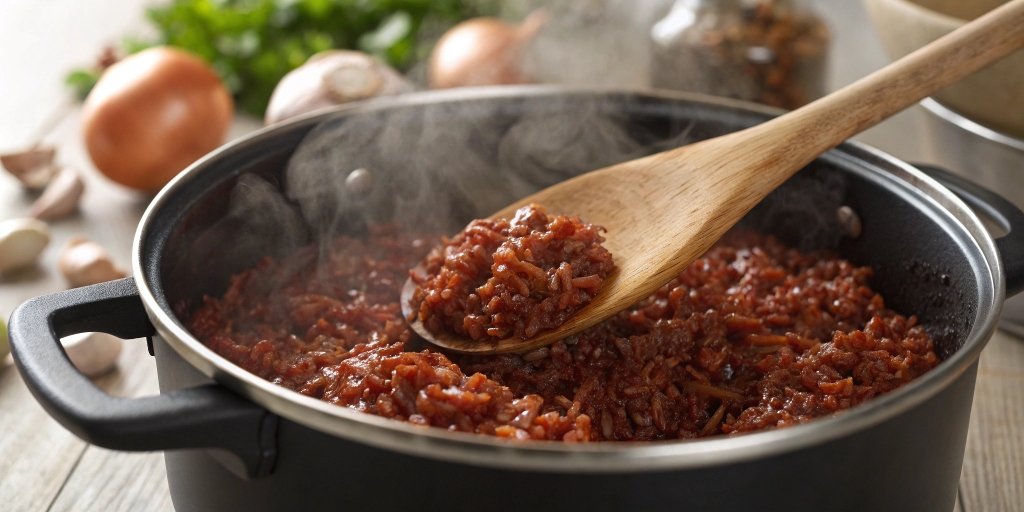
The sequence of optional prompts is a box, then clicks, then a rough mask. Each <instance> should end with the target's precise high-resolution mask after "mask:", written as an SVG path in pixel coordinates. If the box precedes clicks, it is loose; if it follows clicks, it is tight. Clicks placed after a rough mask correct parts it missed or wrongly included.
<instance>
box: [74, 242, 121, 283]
mask: <svg viewBox="0 0 1024 512" xmlns="http://www.w3.org/2000/svg"><path fill="white" fill-rule="evenodd" d="M57 266H58V267H59V268H60V273H61V274H63V275H64V279H66V280H67V282H68V285H69V286H71V287H72V288H76V287H79V286H87V285H90V284H96V283H102V282H105V281H113V280H114V279H120V278H122V277H125V276H126V275H127V273H126V272H125V271H124V270H122V269H121V268H119V267H118V266H117V265H115V264H114V261H113V259H112V258H111V257H110V253H108V252H107V250H106V249H104V248H103V246H102V245H100V244H98V243H96V242H93V241H92V240H88V239H86V238H83V237H80V236H78V237H73V238H71V239H70V240H68V242H67V243H66V244H64V248H63V249H61V252H60V258H59V260H58V262H57Z"/></svg>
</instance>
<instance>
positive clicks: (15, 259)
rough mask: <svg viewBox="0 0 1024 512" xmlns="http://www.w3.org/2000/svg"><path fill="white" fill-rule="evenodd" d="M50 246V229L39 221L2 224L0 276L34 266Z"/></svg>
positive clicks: (14, 221) (30, 220) (22, 220)
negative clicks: (44, 250)
mask: <svg viewBox="0 0 1024 512" xmlns="http://www.w3.org/2000/svg"><path fill="white" fill-rule="evenodd" d="M49 244H50V229H49V228H48V227H47V226H46V223H45V222H43V221H41V220H37V219H9V220H5V221H2V222H0V274H3V273H5V272H9V271H11V270H17V269H20V268H24V267H27V266H30V265H32V264H34V263H35V262H36V261H37V260H38V259H39V255H40V254H42V253H43V249H46V246H47V245H49Z"/></svg>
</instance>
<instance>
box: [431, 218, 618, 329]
mask: <svg viewBox="0 0 1024 512" xmlns="http://www.w3.org/2000/svg"><path fill="white" fill-rule="evenodd" d="M601 231H603V229H602V228H600V227H597V226H594V225H592V224H586V223H583V222H581V221H580V219H579V218H577V217H571V216H566V215H551V216H549V215H547V213H546V212H545V211H544V209H543V208H541V207H540V206H538V205H529V206H524V207H522V208H520V209H519V210H518V211H516V214H515V217H513V218H512V220H508V219H499V220H475V221H473V222H471V223H470V224H469V225H468V226H466V229H464V230H462V232H460V233H459V234H457V235H455V236H454V237H453V238H452V239H450V240H446V241H445V242H444V243H443V244H442V245H441V246H440V247H438V248H437V249H435V250H433V251H431V252H430V254H429V255H427V258H426V259H425V260H424V262H423V273H419V272H416V273H414V274H413V279H414V281H415V282H416V284H417V285H418V287H417V289H416V291H415V293H414V294H413V300H412V301H413V303H414V304H415V305H416V306H417V309H418V311H419V320H420V321H421V322H423V325H424V327H426V328H427V330H429V331H430V332H432V333H442V332H445V333H454V334H455V335H457V336H459V337H465V338H469V339H472V340H484V339H489V340H502V339H505V338H509V337H515V338H520V339H527V338H531V337H533V336H534V335H536V334H537V333H538V332H541V331H545V330H548V329H552V328H554V327H558V326H559V325H561V324H562V323H564V322H565V321H566V320H567V319H568V318H569V317H570V316H571V315H572V314H573V313H575V312H576V311H579V309H580V308H582V307H583V306H584V305H586V304H587V303H588V302H590V300H591V299H593V298H594V296H595V295H597V292H598V291H599V290H600V288H601V283H603V282H604V280H605V278H607V277H608V275H609V274H611V272H612V270H614V269H615V265H614V263H613V262H612V255H611V253H609V252H608V250H607V249H605V248H604V247H602V246H601V243H602V242H604V238H603V237H602V236H601Z"/></svg>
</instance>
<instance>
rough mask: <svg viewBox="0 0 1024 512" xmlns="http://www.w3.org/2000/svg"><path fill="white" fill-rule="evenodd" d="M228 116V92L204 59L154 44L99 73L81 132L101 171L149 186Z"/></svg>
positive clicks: (202, 147) (169, 174)
mask: <svg viewBox="0 0 1024 512" xmlns="http://www.w3.org/2000/svg"><path fill="white" fill-rule="evenodd" d="M233 116H234V104H233V102H232V100H231V95H230V94H229V93H228V90H227V88H225V87H224V84H223V83H222V82H221V81H220V78H218V77H217V74H216V73H214V71H213V69H212V68H211V67H210V66H209V65H207V64H206V63H205V62H203V61H202V60H201V59H199V58H198V57H195V56H193V55H191V54H189V53H186V52H184V51H181V50H176V49H173V48H168V47H157V48H150V49H148V50H144V51H141V52H139V53H137V54H134V55H131V56H129V57H127V58H125V59H124V60H122V61H120V62H118V63H117V64H114V65H113V66H111V67H110V68H109V69H107V70H106V71H105V72H104V73H103V76H102V77H101V78H100V80H99V82H98V83H97V84H96V87H94V88H93V90H92V92H90V93H89V97H88V98H86V100H85V105H84V107H83V112H82V133H83V134H84V136H85V146H86V149H88V151H89V156H90V157H91V158H92V161H93V163H94V164H95V165H96V167H97V168H98V169H99V170H100V171H101V172H102V173H103V174H105V175H106V176H107V177H108V178H110V179H111V180H113V181H116V182H117V183H120V184H122V185H124V186H126V187H130V188H134V189H138V190H142V191H145V192H155V191H157V190H159V189H160V187H162V186H163V185H164V184H166V183H167V182H168V181H170V179H171V178H173V177H174V176H175V175H176V174H178V173H179V172H181V170H182V169H184V168H185V167H187V166H188V165H189V164H191V163H192V162H194V161H195V160H196V159H197V158H199V157H201V156H203V155H205V154H206V153H208V152H209V151H210V150H212V149H214V148H216V147H217V146H219V145H220V144H221V143H222V142H223V141H224V138H225V136H227V133H228V128H230V126H231V120H232V118H233Z"/></svg>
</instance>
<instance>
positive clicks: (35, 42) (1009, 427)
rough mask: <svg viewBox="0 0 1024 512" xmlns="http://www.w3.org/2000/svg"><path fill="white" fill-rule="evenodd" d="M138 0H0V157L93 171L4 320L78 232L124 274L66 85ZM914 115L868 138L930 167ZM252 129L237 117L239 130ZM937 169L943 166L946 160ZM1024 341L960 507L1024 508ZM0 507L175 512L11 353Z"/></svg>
mask: <svg viewBox="0 0 1024 512" xmlns="http://www.w3.org/2000/svg"><path fill="white" fill-rule="evenodd" d="M145 3H146V2H144V1H143V0H130V1H128V0H91V1H87V2H85V1H80V0H49V1H47V2H45V3H41V2H34V1H32V0H0V37H3V44H2V45H0V70H3V71H2V72H0V73H2V74H0V151H11V150H15V149H19V148H21V147H24V146H27V145H30V144H32V143H34V142H37V141H42V142H46V143H54V144H57V145H58V146H59V148H60V155H59V158H60V160H61V161H62V162H65V163H67V164H69V165H74V166H77V167H79V168H80V169H82V170H83V171H84V172H85V173H86V175H87V176H86V177H87V182H88V191H87V194H86V196H85V198H84V201H83V203H82V206H81V213H80V214H78V215H76V216H75V217H72V218H70V219H67V220H63V221H59V222H56V223H54V225H53V226H52V230H53V234H54V241H53V243H52V244H51V246H50V248H49V249H48V250H47V251H46V253H45V255H44V258H43V261H42V262H41V264H40V265H39V266H38V268H35V269H31V270H28V271H26V272H21V273H19V274H16V275H13V276H8V277H4V278H2V279H0V316H3V317H6V316H7V315H9V314H10V312H11V311H12V309H13V308H14V307H15V306H16V305H17V304H19V303H20V302H21V301H23V300H25V299H28V298H30V297H32V296H35V295H39V294H42V293H48V292H52V291H56V290H60V289H63V288H64V286H65V285H64V283H63V282H62V279H61V277H60V276H59V274H58V273H57V272H56V270H55V261H56V256H57V252H58V249H59V248H60V247H61V245H62V244H63V243H64V242H65V241H66V240H67V239H68V238H69V237H71V236H73V235H76V234H83V235H85V236H88V237H89V238H92V239H94V240H96V241H98V242H100V243H101V244H103V245H104V246H106V247H107V248H108V249H110V250H111V252H112V254H113V255H114V257H115V259H116V260H117V261H118V262H119V263H121V264H122V265H124V266H126V267H127V266H129V263H130V262H129V254H130V248H131V239H132V235H133V233H134V230H135V226H136V224H137V222H138V218H139V215H140V214H141V213H142V211H143V209H144V208H145V206H146V202H147V198H145V197H140V196H137V195H135V194H133V193H131V192H129V191H126V190H123V189H121V188H119V187H117V186H115V185H113V184H111V183H109V182H107V181H105V180H104V179H103V178H102V177H100V176H99V175H98V174H97V173H96V172H95V170H94V169H93V168H92V166H91V164H90V163H89V160H88V157H87V156H86V155H85V153H84V150H83V148H82V144H81V140H80V136H79V132H78V109H77V107H76V106H75V105H74V104H73V102H71V101H70V100H68V99H67V95H66V91H65V90H64V88H63V86H62V85H61V82H62V76H63V74H64V73H65V72H66V70H67V69H69V68H71V67H72V66H74V65H78V64H81V63H86V62H90V61H91V59H93V58H94V57H95V54H96V53H97V51H98V49H99V48H100V47H101V45H102V44H105V43H110V42H113V41H116V40H118V39H119V38H120V37H122V36H123V35H125V34H131V33H138V32H139V30H140V27H142V26H143V25H144V24H143V23H142V22H141V19H142V10H141V7H140V6H141V5H143V4H145ZM816 4H818V8H819V12H822V13H823V14H825V16H826V18H828V19H830V20H832V21H833V23H832V26H833V28H834V30H835V45H834V46H835V47H834V52H835V56H834V59H833V62H842V63H843V65H842V66H838V67H835V68H834V69H833V76H832V77H831V78H832V83H834V84H843V83H848V82H849V81H851V80H852V79H853V78H855V77H856V76H859V75H862V74H865V73H867V72H868V71H870V70H872V69H874V68H877V67H879V66H880V65H882V64H884V62H885V58H884V56H883V55H882V54H881V50H880V48H879V47H878V44H877V43H876V42H875V38H874V35H873V33H872V32H871V31H870V29H869V26H868V24H867V21H866V18H865V16H864V13H863V9H862V8H861V6H860V4H859V3H858V2H852V1H849V0H818V1H817V2H816ZM919 115H920V113H914V112H911V113H907V114H903V115H900V116H898V117H897V118H894V119H892V120H890V121H888V122H886V123H885V124H883V125H882V126H880V127H878V128H876V129H875V130H872V131H871V132H869V133H867V134H865V135H864V136H862V139H864V140H867V141H868V142H870V143H873V144H875V145H877V146H879V147H881V148H883V149H886V150H889V151H891V152H892V153H894V154H896V155H897V156H900V157H903V158H905V159H911V160H928V158H927V155H923V154H921V152H920V149H919V148H920V147H921V145H920V141H919V140H918V139H917V138H916V137H917V134H919V133H921V131H920V129H919V122H920V119H919V118H917V116H919ZM256 126H258V123H256V122H255V121H253V120H251V119H240V120H239V121H238V122H237V123H236V127H235V130H234V133H235V134H236V135H237V134H240V133H244V132H246V131H249V130H251V129H253V128H254V127H256ZM940 163H941V162H940ZM31 200H32V198H31V197H29V196H27V195H25V194H24V193H22V192H21V190H20V188H19V186H18V185H17V183H16V182H15V181H14V180H13V179H11V178H10V177H9V176H6V175H0V219H3V218H9V217H16V216H21V215H23V214H24V212H25V211H26V209H27V208H28V205H29V204H30V203H31ZM96 384H97V385H98V386H99V387H101V388H103V389H104V390H106V391H108V392H110V393H112V394H116V395H125V396H138V395H146V394H152V393H155V392H156V391H157V385H156V375H155V367H154V363H153V361H152V359H151V358H150V357H149V355H148V354H147V353H146V348H145V344H144V343H141V342H139V341H138V340H136V341H130V342H126V343H125V344H124V351H123V352H122V355H121V358H120V361H119V367H118V370H116V371H115V372H113V373H111V374H109V375H107V376H105V377H102V378H100V379H98V380H96ZM1022 424H1024V342H1021V341H1020V340H1018V339H1015V338H1012V337H1011V336H1009V335H1007V334H1005V333H1002V332H1000V333H998V334H996V336H995V337H994V338H993V339H992V341H991V343H990V344H989V346H988V348H987V349H986V350H985V352H984V353H983V355H982V358H981V365H980V371H979V375H978V383H977V392H976V396H975V405H974V412H973V416H972V419H971V431H970V435H969V438H968V446H967V455H966V460H965V461H964V469H963V475H962V478H961V481H960V498H959V502H958V503H957V504H956V506H957V509H958V510H961V511H971V512H974V511H1011V510H1020V509H1021V507H1022V504H1024V440H1022V434H1024V429H1022V428H1021V427H1020V425H1022ZM0 509H3V510H11V511H19V512H20V511H42V510H53V511H62V510H74V511H97V512H100V511H102V512H117V511H138V510H145V511H163V510H172V505H171V502H170V497H169V495H168V492H167V483H166V479H165V475H164V467H163V457H162V455H161V454H159V453H150V454H134V453H121V452H113V451H109V450H105V449H102V448H97V447H94V446H89V445H87V444H85V443H84V442H82V441H81V440H79V439H78V438H76V437H74V436H73V435H71V434H70V433H68V432H67V431H66V430H64V429H63V428H62V427H61V426H60V425H58V424H57V423H56V422H55V421H53V420H52V419H51V418H50V417H49V416H48V415H47V414H46V413H45V412H44V411H43V409H42V408H41V407H40V406H39V405H38V404H37V403H36V402H35V400H34V399H33V398H32V396H31V395H30V394H29V392H28V390H27V389H26V388H25V386H24V384H23V383H22V381H21V378H20V376H19V375H18V372H17V370H16V369H15V368H14V366H13V364H12V362H11V360H10V358H7V359H6V360H2V359H0Z"/></svg>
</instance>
